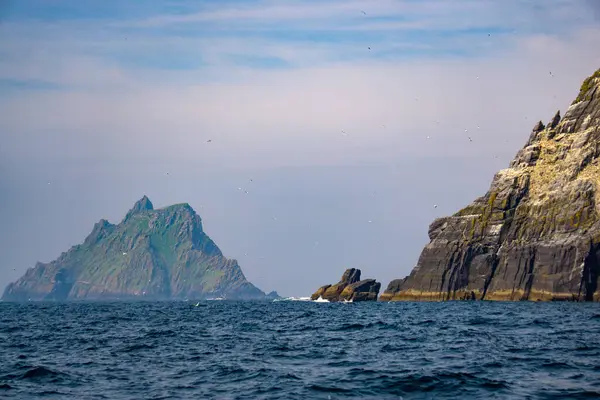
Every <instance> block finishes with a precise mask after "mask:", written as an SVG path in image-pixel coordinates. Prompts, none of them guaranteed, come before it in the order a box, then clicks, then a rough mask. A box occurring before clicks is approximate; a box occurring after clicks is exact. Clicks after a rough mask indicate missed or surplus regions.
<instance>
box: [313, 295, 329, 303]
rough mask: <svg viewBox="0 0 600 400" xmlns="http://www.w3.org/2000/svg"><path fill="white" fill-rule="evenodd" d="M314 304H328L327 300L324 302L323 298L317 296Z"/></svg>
mask: <svg viewBox="0 0 600 400" xmlns="http://www.w3.org/2000/svg"><path fill="white" fill-rule="evenodd" d="M314 302H315V303H329V300H325V299H324V298H323V297H321V296H319V298H318V299H316V300H314Z"/></svg>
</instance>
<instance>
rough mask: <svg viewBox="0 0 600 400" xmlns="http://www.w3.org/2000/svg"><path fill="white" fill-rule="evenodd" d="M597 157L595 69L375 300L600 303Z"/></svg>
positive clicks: (436, 228)
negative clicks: (482, 191)
mask: <svg viewBox="0 0 600 400" xmlns="http://www.w3.org/2000/svg"><path fill="white" fill-rule="evenodd" d="M599 156H600V70H598V71H596V73H595V74H594V75H592V76H591V77H589V78H587V79H586V80H585V81H584V83H583V85H582V86H581V90H580V92H579V95H578V96H577V98H576V99H575V101H574V102H573V103H572V105H571V106H570V107H569V108H568V110H567V112H566V113H565V115H564V117H563V118H561V117H560V113H557V114H556V115H555V116H554V117H553V118H552V119H551V120H550V121H549V122H548V123H547V124H546V125H544V124H543V123H542V122H541V121H540V122H539V123H538V124H536V125H535V127H534V128H533V131H532V132H531V136H530V137H529V140H528V141H527V143H526V145H525V147H524V148H523V149H521V150H520V151H519V152H518V154H517V156H516V157H515V159H514V160H513V161H512V162H511V163H510V167H509V168H507V169H505V170H502V171H500V172H498V173H497V174H496V175H495V176H494V178H493V181H492V184H491V186H490V189H489V191H488V192H487V193H486V194H485V195H484V196H483V197H480V198H478V199H476V200H475V201H474V202H473V203H471V204H470V205H468V206H467V207H465V208H463V209H462V210H460V211H459V212H457V213H456V214H454V215H453V216H450V217H445V218H439V219H436V220H435V221H433V223H432V224H431V225H430V226H429V238H430V242H429V244H428V245H427V246H426V247H425V248H424V249H423V251H422V253H421V255H420V257H419V260H418V263H417V265H416V267H415V268H414V269H413V271H412V272H411V273H410V275H409V276H408V277H406V278H404V279H398V280H394V281H392V282H391V283H390V284H389V286H388V287H387V289H386V291H385V292H384V293H383V294H382V295H381V298H380V300H457V299H469V300H471V299H472V300H475V299H477V300H575V301H598V300H600V290H599V289H600V288H599V287H598V279H599V274H600V217H599V210H600V157H599Z"/></svg>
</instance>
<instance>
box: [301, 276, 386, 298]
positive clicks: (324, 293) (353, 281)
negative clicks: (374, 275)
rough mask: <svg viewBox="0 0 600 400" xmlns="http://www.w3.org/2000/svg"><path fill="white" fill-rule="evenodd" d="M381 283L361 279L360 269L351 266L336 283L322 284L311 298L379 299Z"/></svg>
mask: <svg viewBox="0 0 600 400" xmlns="http://www.w3.org/2000/svg"><path fill="white" fill-rule="evenodd" d="M380 288H381V283H379V282H376V281H375V279H364V280H362V281H361V280H360V269H355V268H350V269H347V270H346V271H345V272H344V275H342V279H340V281H339V282H338V283H336V284H335V285H325V286H321V287H320V288H319V289H318V290H317V291H316V292H315V293H313V294H312V296H311V300H317V299H319V298H322V299H324V300H329V301H331V302H336V301H344V300H345V301H374V300H377V295H378V294H379V289H380Z"/></svg>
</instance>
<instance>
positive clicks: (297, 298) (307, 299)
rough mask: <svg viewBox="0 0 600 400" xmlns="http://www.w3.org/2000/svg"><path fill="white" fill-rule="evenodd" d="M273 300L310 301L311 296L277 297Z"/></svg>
mask: <svg viewBox="0 0 600 400" xmlns="http://www.w3.org/2000/svg"><path fill="white" fill-rule="evenodd" d="M273 301H310V297H293V296H292V297H286V298H283V299H275V300H273Z"/></svg>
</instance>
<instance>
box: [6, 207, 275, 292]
mask: <svg viewBox="0 0 600 400" xmlns="http://www.w3.org/2000/svg"><path fill="white" fill-rule="evenodd" d="M210 297H225V298H228V299H266V298H267V297H268V298H277V297H278V295H277V293H275V292H272V293H270V294H269V295H268V296H266V295H265V294H264V293H263V292H262V291H260V290H259V289H258V288H256V287H255V286H254V285H252V284H251V283H250V282H248V281H247V280H246V278H245V276H244V274H243V272H242V270H241V268H240V267H239V265H238V264H237V261H236V260H229V259H227V258H225V257H224V256H223V254H222V253H221V250H219V248H218V247H217V245H216V244H215V243H214V242H213V241H212V240H211V239H210V238H209V237H208V236H207V235H206V234H205V233H204V231H203V229H202V220H201V219H200V216H199V215H198V214H196V212H195V211H194V210H193V209H192V208H191V207H190V206H189V205H188V204H176V205H173V206H170V207H166V208H163V209H160V210H154V208H153V206H152V203H151V202H150V200H149V199H148V198H147V197H146V196H144V197H143V198H142V199H141V200H139V201H138V202H136V204H135V205H134V206H133V208H132V209H131V210H130V211H129V212H128V213H127V215H126V216H125V218H124V219H123V221H122V222H121V223H120V224H118V225H113V224H110V223H109V222H108V221H106V220H100V221H99V222H98V223H96V224H95V225H94V228H93V229H92V232H91V233H90V234H89V235H88V237H87V238H86V239H85V240H84V242H83V243H82V244H80V245H77V246H74V247H72V248H71V249H70V250H69V251H67V252H66V253H63V254H61V256H60V257H59V258H58V259H57V260H55V261H52V262H50V263H48V264H43V263H37V264H36V266H35V267H34V268H30V269H29V270H27V272H26V273H25V275H24V276H23V277H21V278H20V279H19V280H17V281H16V282H14V283H11V284H10V285H8V287H7V288H6V290H5V292H4V295H3V297H2V298H3V300H6V301H27V300H29V299H31V300H58V301H63V300H80V299H81V300H83V299H86V300H106V299H110V300H117V299H120V300H125V299H155V300H162V299H186V298H189V299H202V298H210Z"/></svg>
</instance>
